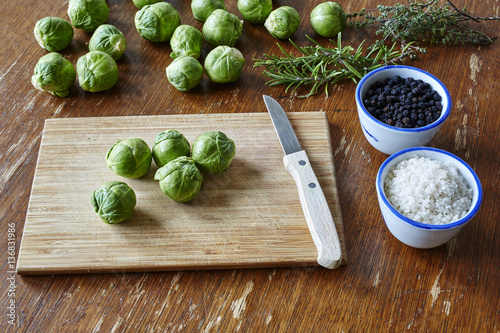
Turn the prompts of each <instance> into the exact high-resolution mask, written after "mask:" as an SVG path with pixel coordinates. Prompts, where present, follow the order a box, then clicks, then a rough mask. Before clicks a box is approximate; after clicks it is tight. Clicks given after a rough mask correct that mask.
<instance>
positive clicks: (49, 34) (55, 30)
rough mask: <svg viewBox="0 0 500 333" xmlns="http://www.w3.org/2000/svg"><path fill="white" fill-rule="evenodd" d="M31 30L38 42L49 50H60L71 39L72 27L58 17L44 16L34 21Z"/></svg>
mask: <svg viewBox="0 0 500 333" xmlns="http://www.w3.org/2000/svg"><path fill="white" fill-rule="evenodd" d="M33 32H34V34H35V39H36V41H37V42H38V44H40V46H41V47H42V48H44V49H45V50H47V51H49V52H56V51H60V50H62V49H64V48H65V47H67V46H68V45H69V44H70V43H71V41H72V40H73V27H72V26H71V24H69V22H68V21H66V20H65V19H63V18H60V17H44V18H43V19H41V20H39V21H38V22H36V24H35V29H34V31H33Z"/></svg>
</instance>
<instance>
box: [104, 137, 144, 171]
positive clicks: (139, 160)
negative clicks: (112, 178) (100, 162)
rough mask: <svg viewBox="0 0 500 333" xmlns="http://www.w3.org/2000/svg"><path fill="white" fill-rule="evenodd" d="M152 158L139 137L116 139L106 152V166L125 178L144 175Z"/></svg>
mask: <svg viewBox="0 0 500 333" xmlns="http://www.w3.org/2000/svg"><path fill="white" fill-rule="evenodd" d="M152 160H153V155H152V153H151V149H149V146H148V144H147V143H146V142H145V141H144V140H142V139H139V138H132V139H125V140H121V141H118V142H117V143H115V144H114V145H113V146H112V147H111V148H110V149H109V150H108V153H107V154H106V164H107V166H108V168H109V169H110V170H111V171H113V172H114V173H116V174H117V175H118V176H122V177H125V178H139V177H142V176H144V175H145V174H146V173H147V172H148V171H149V167H150V166H151V161H152Z"/></svg>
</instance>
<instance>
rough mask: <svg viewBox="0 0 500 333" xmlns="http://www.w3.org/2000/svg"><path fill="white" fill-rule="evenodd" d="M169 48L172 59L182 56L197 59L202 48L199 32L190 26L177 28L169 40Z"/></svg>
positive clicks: (201, 38) (201, 37)
mask: <svg viewBox="0 0 500 333" xmlns="http://www.w3.org/2000/svg"><path fill="white" fill-rule="evenodd" d="M170 47H171V48H172V53H170V57H171V58H172V59H176V58H179V57H184V56H191V57H193V58H195V59H198V58H199V57H200V54H201V48H202V47H203V36H202V34H201V31H200V30H198V29H196V28H195V27H192V26H190V25H180V26H178V27H177V29H175V31H174V34H173V35H172V38H171V39H170Z"/></svg>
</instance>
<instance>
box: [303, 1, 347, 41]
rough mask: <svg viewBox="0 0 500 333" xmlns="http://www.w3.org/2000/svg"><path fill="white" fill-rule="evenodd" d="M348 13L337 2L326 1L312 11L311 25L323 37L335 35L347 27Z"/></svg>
mask: <svg viewBox="0 0 500 333" xmlns="http://www.w3.org/2000/svg"><path fill="white" fill-rule="evenodd" d="M346 25H347V15H346V13H345V12H344V9H343V8H342V6H341V5H339V4H338V3H336V2H331V1H330V2H324V3H322V4H320V5H318V6H316V7H315V8H314V9H313V10H312V12H311V26H312V28H313V29H314V31H316V32H317V33H318V34H319V35H321V36H323V37H334V36H337V35H338V33H339V32H341V31H342V30H344V29H345V27H346Z"/></svg>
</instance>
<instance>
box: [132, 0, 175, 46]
mask: <svg viewBox="0 0 500 333" xmlns="http://www.w3.org/2000/svg"><path fill="white" fill-rule="evenodd" d="M134 22H135V28H136V29H137V32H139V35H141V37H142V38H144V39H147V40H149V41H152V42H166V41H169V40H170V38H171V37H172V34H173V33H174V31H175V29H176V28H177V27H178V26H179V25H181V17H180V16H179V13H178V12H177V10H175V8H174V7H173V6H172V5H171V4H169V3H168V2H157V3H155V4H152V5H146V6H144V7H142V9H141V10H139V11H138V12H137V13H136V14H135V19H134Z"/></svg>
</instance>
